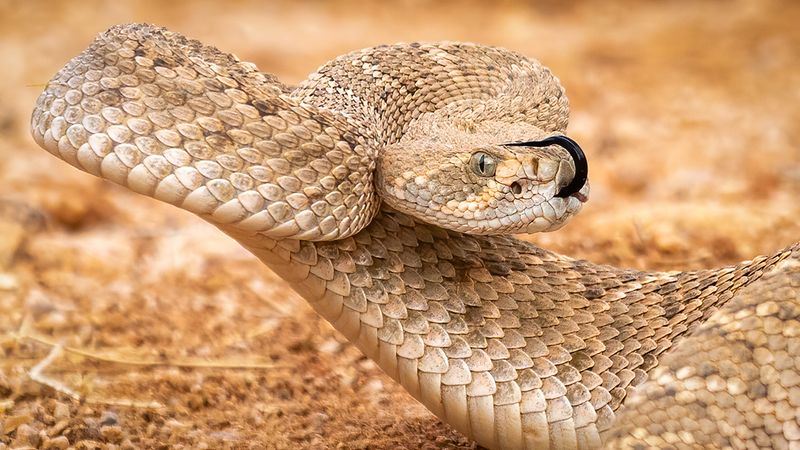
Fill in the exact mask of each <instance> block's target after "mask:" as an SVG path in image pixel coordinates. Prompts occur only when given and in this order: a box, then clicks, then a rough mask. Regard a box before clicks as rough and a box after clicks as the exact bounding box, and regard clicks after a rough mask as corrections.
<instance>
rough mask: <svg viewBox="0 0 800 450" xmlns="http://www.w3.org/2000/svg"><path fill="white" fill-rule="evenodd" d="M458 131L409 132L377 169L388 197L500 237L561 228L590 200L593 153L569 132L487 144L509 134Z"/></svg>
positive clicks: (421, 214)
mask: <svg viewBox="0 0 800 450" xmlns="http://www.w3.org/2000/svg"><path fill="white" fill-rule="evenodd" d="M427 131H428V132H429V131H431V130H427ZM455 134H459V135H460V136H449V137H445V138H442V136H441V135H437V136H436V137H433V138H432V137H431V135H430V134H428V133H426V136H425V137H422V138H417V137H414V136H415V133H409V134H408V135H410V136H412V138H410V139H402V140H401V141H400V142H398V143H397V144H393V145H390V146H388V147H387V148H385V149H384V150H383V151H382V152H381V153H380V157H379V160H378V170H377V179H378V183H377V185H378V191H379V193H380V195H381V197H382V199H383V201H384V202H386V203H387V204H388V205H389V206H391V207H392V208H394V209H397V210H399V211H401V212H404V213H406V214H410V215H412V216H414V217H416V218H417V219H419V220H421V221H424V222H427V223H431V224H434V225H438V226H441V227H443V228H447V229H451V230H455V231H460V232H464V233H469V234H481V235H492V234H512V233H536V232H543V231H553V230H556V229H558V228H560V227H561V226H563V225H564V223H566V221H567V220H568V219H569V218H571V217H572V216H573V215H574V214H575V213H577V212H578V211H579V210H580V208H581V206H582V205H583V203H584V202H586V201H587V199H588V195H589V185H588V182H587V164H586V158H585V156H584V154H583V151H582V150H581V149H580V147H579V146H578V144H577V143H575V141H573V140H571V139H569V138H567V137H566V136H563V135H560V134H556V135H550V136H545V137H544V138H539V139H535V140H530V139H509V140H507V141H506V142H502V141H501V142H502V143H499V144H486V143H483V142H485V141H486V140H499V139H501V138H502V135H500V136H498V135H497V133H492V134H491V135H486V134H483V133H475V132H470V133H466V134H464V133H455ZM539 134H541V131H539ZM512 136H517V137H518V136H519V133H512Z"/></svg>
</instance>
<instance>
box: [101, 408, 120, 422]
mask: <svg viewBox="0 0 800 450" xmlns="http://www.w3.org/2000/svg"><path fill="white" fill-rule="evenodd" d="M117 424H119V416H118V415H117V413H115V412H113V411H104V412H103V415H102V416H100V426H110V425H117Z"/></svg>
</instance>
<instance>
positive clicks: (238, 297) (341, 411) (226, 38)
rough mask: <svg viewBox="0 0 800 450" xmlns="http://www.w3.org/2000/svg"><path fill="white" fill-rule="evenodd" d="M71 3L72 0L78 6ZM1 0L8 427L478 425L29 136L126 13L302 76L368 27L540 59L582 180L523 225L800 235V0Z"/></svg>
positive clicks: (65, 433) (583, 233)
mask: <svg viewBox="0 0 800 450" xmlns="http://www.w3.org/2000/svg"><path fill="white" fill-rule="evenodd" d="M77 5H80V6H77ZM165 5H166V2H163V5H162V2H156V1H149V2H148V1H142V2H131V3H127V2H111V1H109V2H92V1H84V2H80V3H77V2H63V3H61V2H33V1H30V2H26V1H5V2H2V3H0V62H1V63H2V65H1V66H0V67H1V68H0V70H1V71H2V75H3V76H2V82H0V449H4V448H6V447H11V448H18V447H40V448H43V447H46V448H67V447H75V448H109V449H111V448H140V447H141V448H264V447H266V448H301V447H305V448H354V449H355V448H390V447H397V448H436V447H448V448H470V447H473V446H474V444H472V443H471V442H469V441H467V440H466V439H464V438H463V437H460V436H459V435H458V433H456V432H455V431H453V430H451V429H450V428H448V427H447V426H445V425H443V424H441V423H440V422H439V421H437V420H436V418H435V417H434V416H433V415H431V414H430V413H428V412H427V411H426V410H425V409H424V408H423V407H422V406H420V405H419V404H417V403H416V402H415V401H414V400H413V399H412V398H411V397H410V396H409V395H407V394H405V392H404V391H403V390H402V389H401V388H400V387H398V386H397V385H395V383H394V382H392V381H391V380H390V379H389V378H388V377H386V376H385V375H383V374H382V373H381V372H380V370H379V369H378V368H377V367H376V366H375V364H373V363H372V362H370V361H369V360H366V359H365V358H364V357H363V356H362V355H361V354H360V353H359V352H358V351H357V350H356V349H354V348H353V347H351V346H350V345H349V344H347V343H346V342H345V341H344V340H343V338H342V337H341V336H339V335H338V334H337V333H336V332H335V331H334V330H333V329H332V328H331V327H330V326H329V325H328V324H327V323H325V322H323V321H322V320H321V319H319V318H318V317H317V316H316V315H315V314H314V313H313V312H312V311H311V309H310V308H309V307H308V306H307V305H306V304H305V303H304V302H303V301H302V300H301V299H300V298H299V297H298V296H296V295H295V294H293V293H292V292H291V291H289V290H288V288H287V286H286V285H285V284H284V283H283V282H282V281H281V280H279V279H278V278H277V277H276V276H275V275H273V274H272V273H271V272H269V270H267V269H266V268H264V267H263V266H262V265H261V264H259V263H258V262H257V261H256V259H255V258H254V257H252V256H251V255H249V254H248V253H247V252H245V251H244V250H243V249H241V248H240V247H239V246H237V244H236V243H235V242H233V241H231V240H230V239H229V238H227V237H225V236H223V235H222V234H221V233H219V232H218V231H217V230H215V229H214V228H212V227H211V226H209V225H207V224H205V223H203V222H202V221H200V220H198V219H196V218H195V217H193V216H191V215H189V214H188V213H184V212H181V211H178V210H176V209H174V208H171V207H168V206H164V205H160V204H157V203H156V202H154V201H152V200H150V199H147V198H144V197H140V196H137V195H135V194H131V193H129V192H126V191H124V190H123V189H120V188H118V187H116V186H112V185H110V184H108V183H104V182H101V181H99V180H97V179H94V178H92V177H90V176H88V175H84V174H82V173H79V172H78V171H77V170H75V169H73V168H71V167H69V166H67V165H66V164H65V163H62V162H60V161H58V160H56V159H55V158H53V157H52V156H50V155H49V154H47V153H46V152H44V151H43V150H41V149H39V148H37V146H36V145H35V144H34V143H33V141H32V139H31V138H30V137H29V134H28V122H29V114H30V110H31V107H32V105H33V102H34V100H35V98H36V96H37V95H38V94H39V91H40V90H41V88H42V87H43V85H44V83H46V82H47V80H48V79H49V78H50V76H51V75H52V74H53V73H54V72H55V71H56V70H58V69H59V68H60V67H61V66H62V65H63V64H64V63H65V62H66V61H67V60H68V59H69V58H70V57H71V56H73V55H74V54H76V53H78V52H79V51H81V50H82V49H83V48H84V47H85V46H86V45H87V44H88V42H89V41H90V40H91V38H92V37H93V35H94V34H95V33H97V32H99V31H102V30H104V29H105V28H107V27H109V26H110V25H112V24H116V23H122V22H131V21H147V22H153V23H157V24H161V25H165V26H168V27H170V28H172V29H175V30H177V31H180V32H183V33H184V34H188V35H190V36H192V37H195V38H198V39H201V40H203V41H207V42H209V43H213V44H215V45H216V46H218V47H220V48H222V49H224V50H227V51H231V52H234V53H236V54H238V55H239V56H240V57H241V58H243V59H246V60H250V61H253V62H255V63H257V64H258V65H259V67H261V68H262V70H265V71H270V72H273V73H275V74H276V75H278V76H279V77H280V78H281V79H283V80H284V81H285V82H288V83H296V82H298V81H299V80H301V79H303V78H304V76H305V74H307V73H309V72H311V71H313V70H314V68H316V67H317V66H319V65H320V64H322V63H324V62H325V61H326V60H328V59H329V58H331V57H333V56H335V55H337V54H340V53H343V52H346V51H348V50H352V49H355V48H360V47H366V46H370V45H375V44H379V43H389V42H395V41H411V40H440V39H447V40H468V41H476V42H481V43H487V44H494V45H501V46H504V47H508V48H511V49H514V50H517V51H520V52H522V53H525V54H527V55H530V56H534V57H536V58H539V59H540V60H542V61H543V62H544V63H545V64H547V65H548V66H550V67H551V68H552V69H553V70H554V72H555V73H556V74H557V75H558V76H559V77H560V78H561V81H562V83H563V84H564V85H565V86H566V88H567V92H568V94H569V96H570V99H571V101H572V109H573V113H572V123H571V125H570V135H571V136H572V137H574V138H575V139H577V140H578V141H579V142H581V143H582V145H583V147H584V149H585V150H586V152H587V154H588V157H589V161H590V167H591V172H590V178H591V180H592V187H593V192H592V198H591V200H590V202H589V204H588V205H587V207H586V208H585V209H584V212H582V213H581V215H580V216H579V217H578V218H576V219H575V220H574V221H573V222H572V223H571V224H570V225H568V226H567V227H565V228H564V229H563V230H561V231H559V232H557V233H553V234H549V235H540V236H532V237H530V239H532V240H533V241H535V242H537V243H539V244H541V245H543V246H546V247H548V248H552V249H555V250H558V251H561V252H563V253H566V254H569V255H572V256H577V257H582V258H588V259H590V260H593V261H596V262H606V263H613V264H618V265H623V266H632V267H637V268H651V269H681V268H698V267H711V266H715V265H721V264H726V263H731V262H734V261H737V260H740V259H746V258H749V257H752V256H754V255H756V254H761V253H767V252H771V251H773V250H776V249H778V248H780V247H782V246H784V245H787V244H789V243H791V242H793V241H794V240H796V239H798V237H800V223H799V222H798V220H797V217H798V212H800V202H798V201H797V200H796V195H798V194H800V127H798V126H797V124H798V123H800V28H798V27H797V23H798V22H800V4H798V3H797V2H791V1H787V2H776V1H736V2H709V3H702V4H700V3H698V2H689V1H687V2H674V3H666V2H646V3H645V2H642V3H638V2H630V3H628V2H619V3H608V2H605V3H603V4H602V5H601V4H600V2H592V3H586V4H582V3H575V4H569V5H564V4H562V3H561V2H557V1H547V2H544V3H540V4H538V5H537V6H523V5H518V4H511V3H498V4H491V3H490V2H475V3H451V2H441V3H433V2H431V3H429V2H423V1H405V2H401V3H399V4H395V5H390V4H389V3H381V2H374V3H372V2H366V4H365V3H364V2H344V3H326V2H316V1H315V2H308V3H302V2H286V3H283V2H280V3H269V4H258V3H256V2H247V1H236V2H228V3H224V4H223V3H219V4H217V3H214V2H210V1H202V2H178V1H173V2H169V6H165Z"/></svg>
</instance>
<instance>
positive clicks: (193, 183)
mask: <svg viewBox="0 0 800 450" xmlns="http://www.w3.org/2000/svg"><path fill="white" fill-rule="evenodd" d="M567 115H568V103H567V99H566V96H565V95H564V91H563V88H562V87H561V86H560V84H559V82H558V80H557V79H556V78H555V77H554V76H553V75H552V74H551V73H550V71H549V70H548V69H546V68H545V67H543V66H542V65H541V64H539V63H538V62H536V61H533V60H531V59H528V58H526V57H524V56H522V55H518V54H515V53H513V52H509V51H506V50H502V49H498V48H491V47H485V46H480V45H474V44H463V43H430V44H424V43H422V44H418V43H412V44H397V45H391V46H379V47H374V48H369V49H365V50H361V51H357V52H354V53H350V54H348V55H344V56H342V57H339V58H336V59H334V60H333V61H331V62H329V63H327V64H326V65H324V66H322V67H321V68H320V69H319V70H318V71H317V72H316V73H314V74H312V75H311V76H310V77H309V78H308V79H307V80H306V81H305V82H303V83H302V84H301V85H300V86H299V87H297V88H294V89H292V88H289V87H287V86H285V85H283V84H281V83H280V82H279V81H278V80H277V79H276V78H275V77H274V76H272V75H269V74H265V73H262V72H260V71H258V69H257V68H256V67H255V66H254V65H252V64H249V63H245V62H240V61H239V60H238V59H237V58H236V57H234V56H232V55H229V54H226V53H223V52H221V51H219V50H217V49H215V48H213V47H210V46H205V45H203V44H201V43H199V42H197V41H193V40H188V39H186V38H184V37H183V36H181V35H179V34H177V33H174V32H170V31H167V30H165V29H162V28H157V27H153V26H150V25H143V24H135V25H122V26H116V27H113V28H111V29H110V30H108V31H106V32H105V33H102V34H101V35H99V36H98V37H97V39H96V40H95V41H94V42H93V43H92V44H91V46H90V47H89V48H88V49H87V50H85V51H84V52H83V53H81V54H80V55H79V56H77V57H76V58H74V59H73V60H72V61H70V62H69V63H68V64H67V65H66V66H65V67H64V68H63V69H61V71H59V72H58V74H57V75H56V76H55V77H54V78H53V79H52V80H51V81H50V82H49V83H48V85H47V87H46V89H45V91H44V93H43V94H42V95H41V96H40V97H39V99H38V101H37V104H36V108H35V110H34V112H33V117H32V130H33V136H34V138H35V140H36V142H37V143H39V145H41V146H42V147H44V148H45V149H47V150H48V151H49V152H51V153H52V154H54V155H56V156H57V157H59V158H62V159H64V160H65V161H67V162H68V163H70V164H72V165H73V166H76V167H78V168H80V169H82V170H85V171H87V172H89V173H92V174H95V175H97V176H100V177H102V178H105V179H108V180H111V181H113V182H115V183H118V184H122V185H124V186H127V187H128V188H130V189H132V190H134V191H136V192H139V193H142V194H145V195H149V196H152V197H155V198H157V199H159V200H162V201H165V202H169V203H172V204H174V205H177V206H179V207H181V208H184V209H187V210H189V211H192V212H194V213H196V214H198V215H199V216H201V217H202V218H204V219H205V220H208V221H209V222H211V223H213V224H215V225H217V226H218V227H219V228H220V229H222V230H223V231H224V232H226V233H228V234H229V235H231V236H233V237H234V238H235V239H237V240H238V241H239V242H240V243H241V244H242V245H243V246H244V247H245V248H247V249H248V250H250V251H251V252H252V253H254V254H255V255H256V256H257V257H259V258H260V259H261V260H262V261H263V262H264V263H266V264H267V265H268V266H269V267H271V268H272V269H273V270H274V271H275V272H276V273H278V274H279V275H280V276H282V277H283V278H285V279H286V280H287V281H288V282H289V283H290V284H291V286H292V287H293V288H294V289H295V290H297V291H298V292H299V293H300V294H301V295H302V296H303V297H305V298H306V299H307V300H308V301H309V303H310V304H311V305H312V306H313V307H314V308H315V309H316V310H317V311H318V312H319V313H320V314H321V315H322V316H323V317H325V318H326V319H327V320H328V321H330V322H331V323H332V324H333V325H334V326H335V327H336V329H338V330H339V331H340V332H342V333H343V334H344V335H345V336H347V338H348V339H349V340H350V341H351V342H353V343H354V344H355V345H356V346H358V348H359V349H361V351H363V352H364V353H365V354H366V355H367V356H369V357H370V358H372V359H373V360H375V361H376V362H377V363H378V364H379V365H380V367H381V368H382V369H383V370H384V371H385V372H386V373H388V374H389V375H390V376H391V377H392V378H394V379H395V380H397V381H398V382H400V383H401V384H402V385H403V386H404V387H405V388H406V389H407V390H408V391H409V392H410V393H411V394H412V395H413V396H414V397H415V398H417V399H418V400H419V401H420V402H422V403H423V404H424V405H425V406H426V407H427V408H428V409H430V410H431V411H432V412H433V413H434V414H436V415H437V416H438V417H440V418H441V419H442V420H443V421H445V422H446V423H449V424H450V425H452V426H453V427H455V428H456V429H458V430H459V431H461V432H462V433H464V434H466V435H467V436H469V437H471V438H473V439H475V440H476V441H477V442H478V443H479V444H481V445H483V446H487V447H492V448H547V447H551V448H595V447H600V446H601V445H603V444H604V443H605V444H606V445H608V446H618V447H623V446H628V445H654V446H668V445H673V446H691V445H706V446H712V447H723V446H732V447H743V446H745V444H747V445H757V446H762V447H775V448H777V447H787V446H788V444H789V443H790V442H791V443H792V445H793V446H796V445H798V442H800V435H798V422H797V420H798V419H797V417H796V416H795V414H794V413H793V412H794V411H795V410H797V409H798V408H800V382H799V381H798V371H800V324H799V323H798V320H797V318H798V301H799V300H800V298H798V296H799V295H800V294H798V292H800V288H799V286H798V284H800V271H798V269H797V264H796V263H795V262H794V261H795V259H796V257H793V258H791V259H789V260H788V261H790V262H787V263H782V264H781V265H782V266H783V268H782V269H781V271H779V272H776V273H774V274H773V275H772V276H770V277H769V280H768V281H767V282H759V283H755V284H754V285H753V286H752V287H750V288H748V289H749V293H747V294H745V295H738V294H737V292H738V291H739V290H740V288H743V287H745V286H747V285H749V284H751V283H753V282H754V281H756V280H757V279H758V278H759V277H761V275H762V274H763V273H764V272H766V271H768V270H770V269H772V268H773V267H775V266H776V265H779V263H780V262H781V261H782V260H785V259H787V257H789V256H791V255H792V253H793V252H795V253H797V250H798V247H797V246H795V247H790V248H788V249H786V250H783V251H781V252H778V253H776V254H775V255H773V256H769V257H758V258H755V259H754V260H753V261H751V262H744V263H742V264H739V265H737V266H733V267H725V268H721V269H716V270H701V271H694V272H680V273H678V272H674V273H644V272H639V271H635V270H623V269H618V268H614V267H609V266H603V265H595V264H592V263H589V262H586V261H579V260H574V259H571V258H569V257H566V256H561V255H557V254H554V253H552V252H549V251H547V250H544V249H541V248H538V247H536V246H534V245H532V244H530V243H527V242H524V241H520V240H517V239H515V238H513V237H510V236H507V235H508V234H510V233H526V232H527V233H530V232H537V231H549V230H554V229H557V228H558V227H560V226H561V225H563V224H564V223H565V222H566V221H567V220H568V219H569V218H570V217H571V216H572V215H573V214H575V213H576V212H577V211H578V210H579V209H580V207H581V205H582V203H583V202H584V201H586V199H587V196H588V191H589V188H588V184H587V183H586V169H587V168H586V161H585V160H584V159H583V153H582V152H581V151H580V148H579V147H578V146H577V144H575V143H574V142H573V141H572V140H571V139H569V138H567V137H565V136H564V135H563V133H564V131H565V129H566V126H567ZM701 324H702V326H701V327H699V328H698V326H700V325H701ZM694 330H698V331H697V332H695V333H694V334H693V335H691V336H690V337H688V338H685V339H683V340H681V339H682V338H684V337H685V336H688V335H690V333H691V332H692V331H694ZM679 341H680V345H676V344H677V343H678V342H679ZM672 347H675V348H674V349H672V350H670V349H671V348H672ZM668 350H670V351H669V352H667V351H668ZM648 377H649V381H648ZM642 383H645V385H644V386H643V387H641V388H640V389H637V390H634V388H635V387H636V386H637V385H640V384H642ZM706 408H708V414H709V415H708V417H706V415H705V411H706ZM618 414H622V416H623V419H622V420H618V419H615V416H617V415H618Z"/></svg>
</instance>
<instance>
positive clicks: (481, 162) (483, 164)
mask: <svg viewBox="0 0 800 450" xmlns="http://www.w3.org/2000/svg"><path fill="white" fill-rule="evenodd" d="M478 168H479V169H480V170H481V173H486V155H481V159H480V160H479V161H478Z"/></svg>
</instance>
